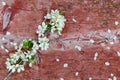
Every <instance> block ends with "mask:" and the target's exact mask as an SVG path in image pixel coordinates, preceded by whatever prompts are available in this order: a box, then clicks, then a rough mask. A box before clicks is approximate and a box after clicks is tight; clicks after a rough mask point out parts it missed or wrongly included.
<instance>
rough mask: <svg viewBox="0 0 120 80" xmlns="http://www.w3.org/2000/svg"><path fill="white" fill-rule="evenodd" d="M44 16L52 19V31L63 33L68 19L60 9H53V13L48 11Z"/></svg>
mask: <svg viewBox="0 0 120 80" xmlns="http://www.w3.org/2000/svg"><path fill="white" fill-rule="evenodd" d="M44 18H45V19H49V20H50V25H51V32H52V33H54V32H55V31H57V32H58V34H59V35H61V32H62V30H63V28H64V26H65V21H66V19H65V17H64V16H63V15H62V13H61V12H59V11H58V10H51V13H48V14H47V15H46V16H45V17H44Z"/></svg>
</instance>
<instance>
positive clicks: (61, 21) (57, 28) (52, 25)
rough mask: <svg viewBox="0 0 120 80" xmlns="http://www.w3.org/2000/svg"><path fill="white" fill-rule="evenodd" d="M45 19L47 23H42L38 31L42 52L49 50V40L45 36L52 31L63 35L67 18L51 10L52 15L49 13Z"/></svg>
mask: <svg viewBox="0 0 120 80" xmlns="http://www.w3.org/2000/svg"><path fill="white" fill-rule="evenodd" d="M44 18H45V19H46V21H45V22H42V24H41V25H39V26H38V29H37V31H36V33H37V34H38V42H39V47H40V48H41V50H47V49H48V48H49V39H48V38H47V37H46V36H45V34H46V33H47V32H49V31H50V32H51V33H54V32H57V33H58V34H59V35H61V32H62V30H63V28H64V26H65V21H66V19H65V17H64V16H63V15H62V13H61V12H59V11H58V10H51V13H48V14H47V15H46V16H44Z"/></svg>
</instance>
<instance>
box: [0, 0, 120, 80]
mask: <svg viewBox="0 0 120 80" xmlns="http://www.w3.org/2000/svg"><path fill="white" fill-rule="evenodd" d="M2 1H3V0H0V12H1V13H0V39H1V40H0V41H1V42H0V45H4V46H5V49H6V48H7V49H8V50H9V52H12V51H14V49H13V47H12V46H10V44H9V43H10V42H11V41H13V42H14V41H15V42H19V41H20V40H21V39H23V38H37V35H36V34H35V30H36V29H37V25H39V24H41V22H42V21H43V16H44V15H46V13H47V12H49V11H50V10H51V9H59V10H60V11H62V12H64V14H65V17H66V19H67V21H66V26H65V28H64V30H63V32H62V35H61V36H60V37H59V38H52V37H50V38H51V42H50V48H49V50H48V51H39V52H40V58H41V62H40V64H39V65H33V67H32V68H29V67H28V66H26V70H25V71H24V72H22V73H19V74H18V73H14V74H12V75H11V76H10V78H9V80H90V78H92V79H93V80H107V79H108V78H113V77H114V78H115V77H117V79H118V80H120V57H119V54H117V52H119V51H120V32H119V30H120V25H119V22H120V14H119V13H120V1H119V0H4V1H5V2H6V3H7V5H8V6H11V11H12V16H11V19H10V22H9V25H8V28H7V29H6V30H5V31H4V32H2V20H3V14H4V9H5V8H6V7H8V6H6V7H4V6H3V5H2ZM7 31H9V32H10V33H11V35H9V36H7V35H5V33H6V32H7ZM3 37H5V39H6V41H5V40H3V41H2V38H3ZM93 40H94V41H93ZM76 45H77V46H80V47H81V50H80V51H79V50H78V49H76V48H75V46H76ZM5 49H2V48H0V80H2V79H3V78H4V76H6V74H7V73H8V71H7V69H6V67H5V61H6V57H8V55H9V53H7V52H6V51H5ZM96 52H97V53H98V57H97V59H96V60H94V56H95V53H96ZM107 63H108V65H107ZM64 64H67V66H68V67H64ZM76 72H77V73H78V75H77V73H76ZM75 74H76V75H75ZM111 74H114V76H113V77H112V76H111Z"/></svg>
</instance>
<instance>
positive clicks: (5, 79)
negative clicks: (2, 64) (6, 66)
mask: <svg viewBox="0 0 120 80" xmlns="http://www.w3.org/2000/svg"><path fill="white" fill-rule="evenodd" d="M11 74H12V71H10V72H9V73H8V74H7V75H6V77H5V78H4V79H3V80H7V79H8V78H9V76H10V75H11Z"/></svg>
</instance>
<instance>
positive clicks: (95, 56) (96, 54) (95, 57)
mask: <svg viewBox="0 0 120 80" xmlns="http://www.w3.org/2000/svg"><path fill="white" fill-rule="evenodd" d="M97 57H98V52H96V53H95V55H94V60H96V59H97Z"/></svg>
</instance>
